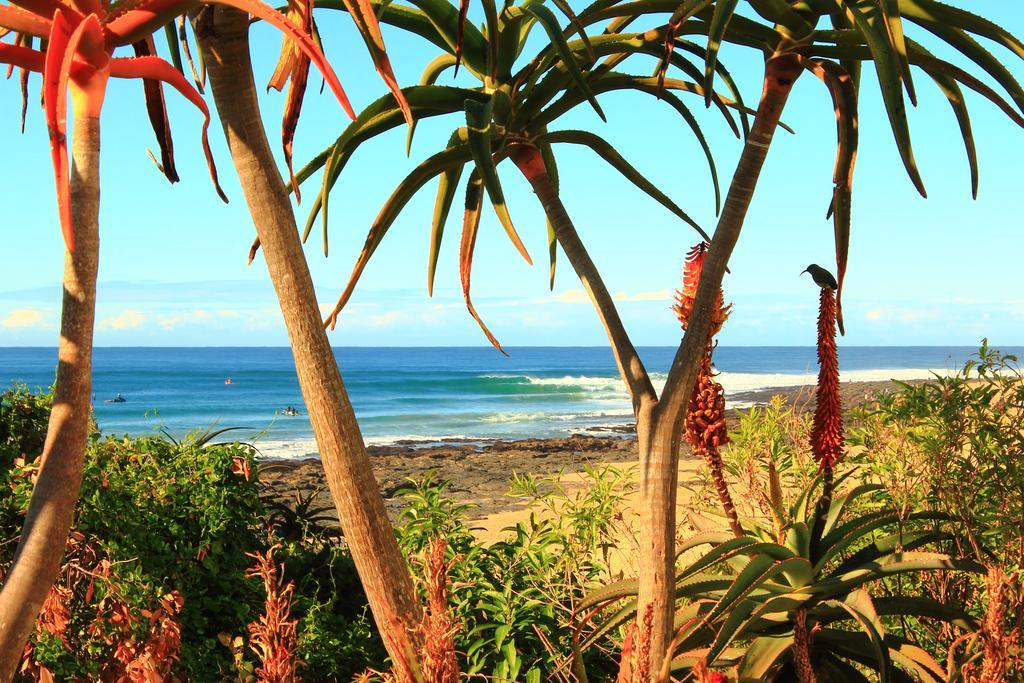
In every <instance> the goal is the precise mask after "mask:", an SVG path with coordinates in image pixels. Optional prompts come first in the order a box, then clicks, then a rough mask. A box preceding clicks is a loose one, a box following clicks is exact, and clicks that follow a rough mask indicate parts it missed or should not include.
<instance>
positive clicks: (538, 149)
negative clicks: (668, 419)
mask: <svg viewBox="0 0 1024 683" xmlns="http://www.w3.org/2000/svg"><path fill="white" fill-rule="evenodd" d="M482 4H483V8H484V13H485V16H486V18H487V23H486V25H485V27H484V28H483V29H477V28H476V27H475V26H473V25H472V24H469V23H465V24H463V23H462V21H461V20H460V16H459V13H458V12H457V11H456V10H455V8H454V7H452V6H449V5H448V4H446V3H444V2H433V1H430V0H420V1H416V2H412V3H410V5H406V4H400V3H396V2H391V3H385V4H381V5H377V6H376V7H377V11H378V14H379V17H380V19H381V21H382V22H384V23H388V24H392V25H394V26H397V27H400V28H403V29H405V30H407V31H409V32H411V33H413V34H416V35H418V36H420V37H422V38H424V39H426V40H428V41H429V42H431V43H433V44H434V45H437V46H439V47H441V48H442V49H443V50H444V52H443V53H442V54H441V55H440V56H439V57H437V58H436V59H434V60H433V61H432V62H431V63H430V64H429V65H428V66H427V67H426V69H425V71H424V73H423V76H422V78H421V83H420V85H417V86H412V87H407V88H404V89H403V92H404V94H405V97H406V99H407V100H408V102H409V107H410V112H411V115H412V118H413V121H414V123H418V122H419V121H420V120H422V119H424V118H427V117H432V116H440V115H454V116H455V117H456V118H458V119H459V123H457V124H456V126H457V127H456V128H455V130H454V131H453V132H452V134H451V137H450V139H449V141H448V144H447V145H446V146H445V147H444V148H443V149H441V150H439V151H437V152H436V153H434V154H433V155H431V156H429V157H428V158H426V159H425V160H423V161H422V163H420V164H419V165H418V166H417V167H416V168H415V169H414V170H413V171H412V172H411V173H410V174H409V175H408V176H407V177H406V178H404V179H403V180H402V181H401V182H400V183H399V184H398V186H397V187H396V188H395V190H394V191H393V193H392V195H391V197H390V198H389V199H388V201H387V203H386V204H385V205H384V207H383V208H382V209H381V211H380V213H379V214H378V216H377V218H376V219H375V220H374V222H373V224H372V226H371V227H370V230H369V233H368V235H367V238H366V243H365V245H364V247H363V249H362V252H361V253H360V255H359V257H358V260H357V263H356V265H355V268H354V270H353V273H352V275H351V277H350V279H349V282H348V284H347V286H346V288H345V290H344V292H343V294H342V295H341V297H340V299H339V301H338V303H337V305H336V307H335V309H334V311H333V312H332V313H331V314H330V315H329V316H328V320H327V323H328V324H329V325H331V326H332V327H333V325H334V324H336V322H337V321H338V317H339V315H340V314H341V312H342V310H343V308H344V307H345V305H346V303H347V302H348V300H349V298H350V297H351V295H352V293H353V291H354V288H355V287H356V285H357V283H358V281H359V278H360V276H361V274H362V272H363V270H364V268H365V267H366V265H367V263H368V261H369V259H370V258H371V256H372V255H373V253H374V252H375V250H376V248H377V246H378V245H379V244H380V242H381V240H382V239H383V238H384V237H385V235H386V234H387V232H388V230H389V229H390V227H391V225H392V224H393V222H394V220H395V218H396V217H397V216H398V214H399V213H400V212H401V211H402V210H403V208H404V207H405V206H406V204H407V202H408V201H409V200H410V198H411V197H412V196H413V195H414V194H415V193H416V192H417V191H418V190H420V189H421V188H422V187H423V186H424V185H425V184H427V183H428V182H429V181H431V180H432V179H434V178H438V190H437V198H436V202H435V209H434V214H433V220H432V226H431V236H430V245H431V246H430V250H429V255H428V259H427V260H428V274H427V287H428V291H431V290H432V288H433V280H434V274H435V271H436V266H437V259H438V254H439V251H440V247H441V242H442V240H443V237H444V231H445V224H446V221H447V218H448V215H449V213H450V212H451V207H452V204H453V202H454V200H455V196H456V194H457V193H458V191H459V189H460V187H465V204H464V206H465V210H464V212H463V226H462V233H461V238H460V246H459V252H460V257H459V263H460V278H461V282H462V289H463V294H464V298H465V301H466V305H467V308H468V310H469V312H470V314H471V315H472V316H473V317H474V319H475V320H476V321H477V322H478V324H479V325H480V327H481V329H482V330H483V332H484V334H485V335H486V336H487V338H488V339H489V340H490V341H491V342H492V343H493V344H494V345H495V346H496V347H497V348H498V349H501V346H500V344H499V342H498V340H497V338H496V337H495V336H494V334H492V333H491V331H490V330H489V329H488V328H487V326H486V325H485V324H484V322H483V320H482V319H481V317H480V315H479V314H478V312H477V311H476V309H475V307H474V306H473V303H472V298H471V296H470V289H471V287H470V285H471V275H472V257H473V252H474V246H475V244H476V239H477V234H478V229H479V223H480V216H481V212H482V207H483V196H484V193H485V192H486V194H487V196H488V197H489V199H490V203H491V204H492V206H493V208H494V210H495V212H496V214H497V216H498V218H499V221H500V223H501V225H502V227H503V229H504V231H505V232H506V234H507V235H508V237H509V239H510V241H511V242H512V244H513V245H514V247H515V249H516V250H517V251H518V252H519V253H520V254H521V255H522V256H523V257H524V258H525V259H526V260H527V261H530V257H529V255H528V254H527V251H526V248H525V246H524V245H523V242H522V241H521V240H520V238H519V235H518V232H517V230H516V228H515V226H514V224H513V221H512V218H511V214H510V212H509V209H508V207H507V206H506V203H505V198H504V194H503V191H502V185H501V181H500V177H499V174H498V166H499V164H500V163H501V162H502V161H503V160H506V159H510V160H511V161H512V162H513V165H514V166H515V168H516V169H517V170H518V171H519V172H520V173H522V174H523V175H524V176H525V177H526V178H527V179H528V180H529V182H530V183H531V185H532V186H533V188H534V190H535V192H536V193H537V196H538V198H539V200H540V202H541V205H542V206H543V208H544V210H545V212H546V214H547V217H548V240H549V259H550V265H551V270H550V274H551V277H552V278H553V276H554V265H555V258H556V251H557V247H558V245H560V246H561V249H562V251H563V252H564V253H565V255H566V257H567V258H568V261H569V263H570V265H571V266H572V267H573V269H574V270H575V272H576V273H577V275H578V276H579V278H580V279H581V281H582V283H583V285H584V287H585V288H586V290H587V292H588V294H589V295H590V298H591V300H592V301H593V303H594V305H595V308H596V310H597V312H598V315H599V317H600V319H601V322H602V323H603V325H604V327H605V329H606V331H607V333H608V337H609V340H610V342H611V345H612V348H613V351H614V355H615V358H616V361H617V363H618V367H619V370H620V372H621V374H622V377H623V380H624V381H625V382H626V384H627V385H628V387H629V389H630V393H631V394H632V396H633V407H634V410H635V413H636V417H637V423H638V431H639V433H640V455H641V460H642V462H643V463H644V465H645V472H647V473H648V474H650V473H657V472H659V471H660V469H659V468H657V467H653V468H652V464H654V463H656V462H658V458H661V457H662V456H660V455H659V454H658V452H657V451H656V450H655V449H656V448H658V447H659V446H658V442H657V441H656V439H655V438H654V436H655V435H654V422H653V417H654V408H655V407H656V405H657V403H658V400H657V395H656V394H655V391H654V388H653V385H652V383H651V380H650V377H649V375H648V373H647V371H646V370H645V368H644V366H643V363H642V362H641V360H640V358H639V356H638V354H637V352H636V349H635V347H634V346H633V344H632V342H631V341H630V339H629V336H628V334H627V333H626V330H625V328H624V326H623V324H622V321H621V319H620V318H619V315H618V312H617V311H616V309H615V305H614V303H613V298H612V296H611V294H610V293H609V291H608V289H607V287H606V286H605V284H604V282H603V280H602V278H601V276H600V273H599V272H598V270H597V267H596V266H595V264H594V263H593V261H592V259H591V258H590V255H589V253H588V251H587V249H586V247H585V245H584V243H583V241H582V239H581V237H580V235H579V233H578V232H577V230H576V227H575V226H574V224H573V222H572V220H571V218H570V217H569V214H568V211H567V209H566V207H565V206H564V204H563V203H562V200H561V198H560V196H559V193H558V189H557V166H556V154H555V152H554V150H555V148H556V147H557V146H559V145H565V144H571V145H577V146H584V147H588V148H589V149H591V150H592V151H594V152H595V153H596V154H597V155H598V156H599V157H601V158H602V159H603V160H604V161H606V162H607V163H609V164H610V165H611V166H612V167H613V168H615V169H616V170H617V171H619V172H620V173H622V174H623V176H624V177H625V178H626V179H628V180H629V181H630V182H632V183H633V184H635V185H636V186H637V187H639V188H640V189H642V190H643V191H644V192H646V193H647V194H648V195H649V196H650V197H652V198H653V199H654V200H655V201H657V202H659V203H660V204H662V205H663V206H664V207H665V208H666V209H668V210H669V211H671V212H672V213H673V214H675V215H676V216H678V217H679V218H680V219H681V220H683V221H685V222H686V223H688V224H690V225H691V226H693V227H694V228H696V229H697V230H698V231H699V232H700V233H701V235H702V236H705V237H706V235H705V234H704V232H703V231H702V230H700V228H699V226H698V225H697V224H696V223H695V222H694V221H693V220H692V219H691V218H690V216H689V215H687V214H686V213H685V212H684V211H683V210H682V209H680V208H679V207H678V206H677V205H676V204H675V203H674V202H672V201H671V200H670V199H669V198H668V197H667V196H666V195H665V194H664V193H663V192H662V191H661V190H660V189H658V188H657V187H656V186H655V185H654V184H653V183H651V182H650V181H649V180H647V179H646V178H645V177H644V176H643V175H641V174H640V173H639V172H638V171H637V170H636V169H635V168H634V167H633V166H632V165H630V164H629V163H628V162H627V161H626V160H625V159H624V158H623V156H622V155H621V154H620V153H619V152H618V151H617V150H616V149H615V148H614V147H613V146H612V145H611V144H609V143H608V142H607V141H605V140H604V139H603V138H601V137H600V136H599V135H597V134H596V133H594V132H592V131H586V130H555V127H556V126H557V125H558V122H559V119H560V118H561V117H562V116H563V115H564V114H566V113H567V112H569V111H571V110H572V109H573V108H574V107H576V106H579V105H589V106H591V107H593V108H594V109H595V110H596V111H597V112H598V114H599V115H601V116H602V117H603V112H602V110H601V107H600V104H599V102H598V99H597V98H598V96H599V95H600V94H602V93H605V92H609V91H613V90H630V91H635V92H637V93H639V94H641V95H644V96H645V98H646V99H647V101H648V102H649V103H651V104H654V105H656V104H657V99H656V98H658V97H660V98H661V100H663V101H664V103H665V104H666V105H668V106H670V107H672V108H673V109H674V110H675V111H676V112H678V113H679V114H680V116H681V117H682V119H683V121H684V122H685V123H686V124H687V125H688V127H689V128H690V129H691V130H692V132H693V134H694V135H695V136H696V137H697V139H698V140H699V142H700V144H701V145H702V147H703V150H704V154H705V158H706V161H707V163H708V166H709V168H710V171H711V174H712V178H713V179H714V180H715V186H716V188H717V175H716V170H715V165H714V161H713V157H712V155H711V150H710V148H709V146H708V144H707V142H706V140H705V139H704V135H703V133H702V131H701V129H700V128H699V126H698V125H697V122H696V119H695V117H694V116H693V114H692V113H691V111H690V109H689V108H688V107H687V106H686V104H684V102H683V100H682V99H681V98H680V96H679V94H678V93H690V94H694V95H705V91H704V89H703V88H702V87H701V86H700V85H699V84H698V83H697V81H699V80H701V79H702V78H703V74H702V72H701V70H700V68H699V66H698V64H699V63H701V62H702V61H703V60H704V59H705V52H704V50H703V49H702V48H701V47H699V46H698V45H696V44H693V43H689V42H687V41H683V40H679V41H678V44H679V46H680V49H679V50H678V51H676V52H675V53H674V54H673V55H671V56H670V57H669V61H670V63H671V64H672V65H673V66H674V68H676V69H678V70H679V71H680V72H682V74H683V75H684V77H685V76H688V77H689V78H690V80H682V79H677V78H668V77H665V78H662V79H660V80H659V79H658V78H655V77H651V76H644V75H634V74H630V73H626V72H622V71H618V70H616V69H615V66H616V65H617V64H618V63H620V62H622V61H623V60H624V59H626V58H628V57H630V56H632V55H634V54H647V55H651V56H658V55H660V54H661V51H662V49H663V47H662V46H663V40H662V39H661V38H660V37H659V36H658V35H647V34H640V33H623V32H621V30H620V28H621V27H620V28H616V27H614V26H613V27H611V28H610V29H609V31H607V32H606V33H604V34H600V35H593V36H586V35H583V34H580V35H579V36H578V37H574V36H573V34H574V33H578V29H577V25H578V22H577V21H576V19H575V17H574V15H573V14H572V13H571V11H568V9H567V7H566V6H564V5H560V6H559V7H560V8H561V9H562V10H563V11H564V12H565V13H566V15H567V17H568V21H569V26H568V28H563V27H562V25H561V23H560V21H559V19H558V17H557V16H556V14H555V13H554V12H553V11H552V10H551V9H549V8H548V7H546V6H545V5H544V4H543V3H537V2H525V3H523V4H522V5H508V6H505V7H503V8H502V9H501V10H500V11H499V10H498V9H497V7H495V6H494V4H493V3H492V2H484V3H482ZM317 6H319V7H324V8H332V7H333V8H338V9H340V8H341V5H340V4H337V3H334V2H332V1H325V2H320V3H318V4H317ZM532 31H543V33H544V35H545V37H546V38H547V47H545V48H544V49H542V50H541V51H540V52H538V53H536V54H534V55H530V56H524V55H523V54H522V53H523V50H524V48H525V45H526V42H527V40H528V39H529V37H530V35H531V32H532ZM692 57H696V58H697V60H698V61H697V63H693V62H691V61H690V58H692ZM598 60H602V61H600V63H598ZM457 68H458V69H461V70H464V71H466V72H468V73H469V74H470V75H471V76H472V77H473V78H475V79H476V80H477V81H478V82H479V85H478V86H477V87H455V86H442V85H438V84H437V82H438V79H439V78H440V77H441V76H442V74H444V72H446V71H447V70H449V69H451V70H454V69H457ZM715 68H716V70H717V72H718V73H719V74H720V75H721V77H722V80H723V82H724V83H725V84H726V86H727V87H728V89H729V95H730V97H725V96H723V95H720V94H717V93H708V94H707V96H708V98H710V100H711V102H712V103H713V104H714V105H716V106H717V107H718V109H719V110H720V111H721V112H722V114H723V115H724V117H725V119H726V121H727V122H728V123H729V125H730V126H731V127H732V128H733V130H734V131H735V132H736V134H737V135H739V134H740V131H741V129H742V130H743V131H744V132H746V131H747V122H746V117H747V116H748V114H749V113H750V112H749V111H748V110H747V109H746V108H745V107H744V105H743V104H742V101H741V100H740V97H739V93H738V91H737V90H736V89H735V87H734V85H733V81H732V79H731V77H730V76H729V73H728V71H727V70H726V69H725V68H724V67H722V66H721V65H720V64H716V67H715ZM734 111H735V112H737V113H738V116H739V120H740V122H739V124H737V122H736V120H735V118H734V116H733V112H734ZM402 122H403V112H402V111H401V110H400V108H399V107H398V105H397V104H396V103H395V102H394V101H393V100H392V99H391V98H389V97H385V98H382V99H380V100H378V101H377V102H375V103H373V104H371V105H370V106H369V107H367V108H366V109H364V110H363V111H362V112H360V114H359V116H358V117H357V118H356V120H355V121H354V122H353V123H352V124H350V125H349V126H348V127H347V128H346V129H345V130H344V131H343V132H342V134H341V136H340V137H339V138H338V140H337V141H336V142H335V144H333V145H331V146H330V147H329V148H328V149H326V150H325V151H324V152H323V153H321V154H320V155H319V156H318V157H317V158H316V159H314V160H313V161H312V162H310V164H308V165H307V166H306V167H304V168H302V169H300V170H299V171H298V173H297V174H296V182H298V183H301V182H304V181H306V180H308V179H309V178H310V177H311V176H313V174H314V173H316V172H318V171H320V170H322V171H323V179H322V183H321V187H320V192H319V193H318V196H317V197H316V198H315V199H314V202H313V207H312V209H311V211H310V214H309V216H308V219H307V221H306V225H305V229H304V234H303V237H304V238H306V237H308V235H309V234H310V232H311V231H312V229H313V227H314V225H315V223H316V221H317V218H318V217H319V218H320V219H321V220H322V223H323V229H324V246H325V251H326V247H327V220H328V215H329V208H330V203H329V198H330V191H331V189H332V188H333V187H334V186H335V184H336V183H337V182H338V179H339V178H340V177H341V176H342V173H343V171H344V169H345V168H346V166H347V164H348V161H349V160H350V159H351V158H352V156H353V155H354V154H355V152H356V150H357V149H358V148H359V146H360V145H361V144H362V143H363V142H364V141H366V140H368V139H370V138H372V137H374V136H376V135H379V134H380V133H382V132H384V131H387V130H390V129H392V128H395V127H397V126H400V125H401V124H402ZM414 132H415V128H413V129H412V130H410V135H409V138H410V142H411V138H412V135H413V134H414ZM467 167H470V169H471V170H470V171H469V173H468V179H466V180H465V181H464V184H463V176H464V174H465V173H466V168H467ZM256 246H260V245H259V243H257V245H256ZM262 246H264V247H266V246H267V245H266V244H263V245H262ZM675 436H677V435H674V436H673V438H675ZM668 441H672V439H669V440H668ZM660 447H661V448H662V449H663V450H664V449H665V448H668V447H669V446H667V445H663V446H660ZM673 447H674V446H673ZM670 535H671V534H670ZM647 542H649V543H653V541H651V540H650V539H647ZM664 542H667V539H666V540H665V541H664ZM664 542H663V544H664ZM663 573H664V572H663Z"/></svg>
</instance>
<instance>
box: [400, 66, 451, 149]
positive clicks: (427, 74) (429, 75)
mask: <svg viewBox="0 0 1024 683" xmlns="http://www.w3.org/2000/svg"><path fill="white" fill-rule="evenodd" d="M454 66H455V56H454V55H450V54H442V55H438V56H437V57H435V58H434V59H432V60H431V61H430V62H429V63H428V64H427V66H426V68H424V69H423V74H422V75H421V76H420V85H434V84H435V83H437V79H438V78H440V77H441V74H442V73H444V72H445V70H446V69H450V68H452V67H454ZM418 124H419V119H414V120H413V122H412V125H411V126H409V132H408V133H407V134H406V138H405V154H406V156H408V155H409V154H410V153H411V152H412V136H413V135H414V134H415V133H416V126H417V125H418Z"/></svg>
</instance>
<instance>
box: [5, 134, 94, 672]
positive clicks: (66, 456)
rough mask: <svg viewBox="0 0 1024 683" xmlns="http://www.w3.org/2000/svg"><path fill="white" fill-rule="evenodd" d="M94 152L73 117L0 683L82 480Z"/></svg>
mask: <svg viewBox="0 0 1024 683" xmlns="http://www.w3.org/2000/svg"><path fill="white" fill-rule="evenodd" d="M99 153H100V123H99V118H98V116H91V115H85V116H81V115H76V116H75V119H74V124H73V127H72V143H71V157H72V162H73V166H72V170H71V216H72V222H73V224H74V230H75V251H74V252H65V254H64V298H63V302H62V307H61V320H60V344H59V347H58V364H57V379H56V382H55V383H54V390H53V411H52V412H51V414H50V422H49V426H48V428H47V431H46V442H45V444H44V446H43V453H42V456H41V457H40V461H39V462H40V468H39V473H38V479H37V480H36V485H35V488H34V489H33V491H32V500H31V502H30V503H29V508H28V513H27V514H26V516H25V525H24V527H23V528H22V532H21V541H20V543H19V544H18V550H17V552H16V553H15V555H14V563H13V564H12V566H11V569H10V571H9V572H8V574H7V576H6V581H5V582H4V585H3V589H2V590H0V681H9V680H11V678H13V676H14V673H15V670H16V669H17V666H18V663H19V662H20V660H21V653H22V651H23V650H24V648H25V641H26V640H28V637H29V634H30V633H31V632H32V629H33V627H34V626H35V621H36V617H37V616H38V614H39V610H40V608H41V607H42V605H43V601H44V600H45V599H46V595H47V594H48V593H49V592H50V588H51V587H52V586H53V582H54V581H55V580H56V579H57V574H58V572H59V571H60V563H61V559H62V558H63V556H64V547H65V545H66V543H67V539H68V532H69V531H70V530H71V522H72V520H73V518H74V513H75V504H76V503H77V502H78V489H79V485H80V484H81V481H82V463H83V460H84V457H85V446H86V442H87V440H88V438H89V413H90V403H89V397H90V395H91V392H92V335H93V326H94V322H95V315H96V272H97V266H98V262H99V206H100V192H99V190H100V184H99Z"/></svg>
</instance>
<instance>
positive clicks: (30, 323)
mask: <svg viewBox="0 0 1024 683" xmlns="http://www.w3.org/2000/svg"><path fill="white" fill-rule="evenodd" d="M0 327H5V328H8V329H18V328H26V327H35V328H42V327H46V316H44V315H43V312H42V311H40V310H39V309H36V308H18V309H15V310H13V311H11V312H10V314H9V315H8V316H7V317H6V318H4V319H3V320H0Z"/></svg>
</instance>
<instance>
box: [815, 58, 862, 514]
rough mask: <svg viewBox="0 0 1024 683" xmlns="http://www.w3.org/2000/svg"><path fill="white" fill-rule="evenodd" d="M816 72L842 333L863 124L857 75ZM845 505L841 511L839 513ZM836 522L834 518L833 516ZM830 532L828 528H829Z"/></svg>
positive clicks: (826, 69) (826, 68)
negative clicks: (832, 115)
mask: <svg viewBox="0 0 1024 683" xmlns="http://www.w3.org/2000/svg"><path fill="white" fill-rule="evenodd" d="M804 64H805V66H806V67H807V69H808V70H809V71H811V72H812V73H813V74H814V75H815V76H817V77H818V78H820V79H821V80H822V82H823V83H825V85H826V86H828V89H829V93H830V94H831V95H832V105H833V107H834V109H835V112H836V127H837V136H836V139H837V142H836V164H835V170H834V172H833V174H832V182H833V190H832V203H831V209H830V214H831V217H832V219H833V221H832V223H833V230H834V233H835V245H836V275H837V278H838V281H839V290H838V291H837V293H836V307H837V316H836V318H837V319H836V322H837V323H838V325H839V333H840V334H846V329H845V326H844V324H843V303H842V301H843V283H844V280H845V279H846V266H847V261H848V258H849V254H850V222H851V205H852V201H853V168H854V163H855V161H856V159H857V147H858V144H859V132H858V131H859V124H858V113H857V86H856V84H855V83H854V80H853V77H852V76H851V75H850V74H849V73H848V72H847V71H846V70H845V69H844V68H843V67H842V66H840V65H838V64H836V63H834V62H830V61H822V60H810V61H805V62H804ZM841 513H842V508H840V509H839V510H838V511H837V513H836V514H837V516H838V515H839V514H841ZM833 522H834V519H833ZM825 531H826V532H827V531H828V529H827V528H826V529H825Z"/></svg>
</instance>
